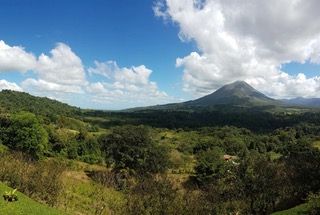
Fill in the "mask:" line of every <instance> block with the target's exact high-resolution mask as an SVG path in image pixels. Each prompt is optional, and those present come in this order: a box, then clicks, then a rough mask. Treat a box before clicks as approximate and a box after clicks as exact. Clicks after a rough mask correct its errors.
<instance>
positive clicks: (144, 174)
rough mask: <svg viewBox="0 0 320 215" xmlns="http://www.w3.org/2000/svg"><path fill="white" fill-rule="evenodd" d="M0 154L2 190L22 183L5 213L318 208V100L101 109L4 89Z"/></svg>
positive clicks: (1, 207)
mask: <svg viewBox="0 0 320 215" xmlns="http://www.w3.org/2000/svg"><path fill="white" fill-rule="evenodd" d="M0 154H1V155H0V163H1V165H0V192H1V196H2V195H4V193H5V192H6V191H7V192H8V191H10V190H12V189H17V192H18V195H17V196H18V197H17V198H18V200H17V201H16V202H5V201H4V200H3V198H2V197H1V200H0V214H5V213H9V214H14V215H15V214H23V211H26V209H24V207H31V208H32V207H34V208H37V209H35V211H34V214H44V215H45V214H69V215H72V214H88V215H91V214H92V215H104V214H146V215H147V214H152V215H154V214H155V215H156V214H159V215H162V214H176V215H178V214H179V215H180V214H186V215H188V214H190V215H194V214H234V215H236V214H262V215H263V214H273V213H274V214H319V211H320V111H319V110H317V109H308V110H306V109H303V108H292V107H291V108H281V109H280V110H275V109H274V108H273V109H272V108H271V109H269V108H266V109H264V108H261V107H260V108H250V107H247V108H244V107H226V106H223V105H221V106H216V107H215V108H212V109H203V108H198V109H180V110H175V109H166V110H153V109H149V110H147V109H141V110H127V111H98V110H86V109H79V108H76V107H72V106H69V105H67V104H63V103H60V102H57V101H54V100H51V99H47V98H40V97H34V96H31V95H29V94H27V93H20V92H14V91H9V90H4V91H2V92H1V93H0ZM29 210H30V209H29ZM37 210H39V212H37ZM21 211H22V212H21Z"/></svg>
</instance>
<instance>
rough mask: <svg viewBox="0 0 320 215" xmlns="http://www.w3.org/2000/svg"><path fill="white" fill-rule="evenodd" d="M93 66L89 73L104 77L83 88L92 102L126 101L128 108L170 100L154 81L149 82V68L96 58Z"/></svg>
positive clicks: (121, 102) (123, 102) (119, 102)
mask: <svg viewBox="0 0 320 215" xmlns="http://www.w3.org/2000/svg"><path fill="white" fill-rule="evenodd" d="M95 65H96V67H95V68H89V69H88V70H89V71H90V72H91V73H92V74H99V75H102V76H104V77H105V79H104V80H103V81H102V82H96V83H91V84H90V85H88V86H87V88H86V89H87V92H89V93H91V94H93V100H94V101H95V102H99V103H110V102H114V103H117V104H120V105H121V104H122V105H123V104H125V103H126V104H128V106H131V107H132V106H137V105H138V106H139V105H154V104H159V103H166V102H169V101H171V100H172V98H170V97H169V96H168V95H167V94H166V93H165V92H163V91H160V90H159V89H158V86H157V84H156V83H155V82H153V81H150V75H151V73H152V71H151V70H150V69H148V68H147V67H146V66H144V65H141V66H137V67H135V66H132V67H130V68H127V67H119V66H118V65H117V63H116V62H115V61H107V62H97V61H96V62H95ZM106 74H107V75H106Z"/></svg>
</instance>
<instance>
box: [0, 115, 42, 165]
mask: <svg viewBox="0 0 320 215" xmlns="http://www.w3.org/2000/svg"><path fill="white" fill-rule="evenodd" d="M3 144H4V145H7V146H8V147H10V148H12V149H15V150H19V151H22V152H25V153H28V154H29V155H31V156H32V157H33V158H35V159H39V158H41V157H42V156H43V155H44V153H45V152H46V151H47V150H48V133H47V132H46V130H45V129H44V128H43V127H42V125H41V124H40V122H39V121H38V119H37V117H36V116H35V115H34V114H32V113H27V112H21V113H19V114H15V115H13V116H12V117H11V123H10V124H9V126H8V127H7V128H6V130H5V138H4V140H3Z"/></svg>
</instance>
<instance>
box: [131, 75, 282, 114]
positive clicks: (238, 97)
mask: <svg viewBox="0 0 320 215" xmlns="http://www.w3.org/2000/svg"><path fill="white" fill-rule="evenodd" d="M282 105H283V102H282V101H280V100H276V99H272V98H270V97H268V96H266V95H264V94H263V93H261V92H259V91H258V90H256V89H254V88H253V87H252V86H250V85H249V84H247V83H246V82H244V81H236V82H233V83H231V84H227V85H224V86H222V87H221V88H219V89H218V90H216V91H215V92H213V93H211V94H209V95H206V96H204V97H201V98H199V99H196V100H192V101H187V102H182V103H172V104H165V105H156V106H149V107H138V108H132V109H127V110H125V111H144V110H193V109H198V108H200V109H212V108H213V109H219V110H221V109H223V110H226V109H228V110H234V108H239V107H240V108H248V107H249V108H252V107H254V108H257V109H264V107H265V108H269V107H274V106H282Z"/></svg>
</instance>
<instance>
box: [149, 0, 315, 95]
mask: <svg viewBox="0 0 320 215" xmlns="http://www.w3.org/2000/svg"><path fill="white" fill-rule="evenodd" d="M319 7H320V2H319V1H317V0H308V1H304V0H270V1H256V0H243V1H236V0H165V1H158V2H157V3H156V4H155V6H154V12H155V15H156V16H159V17H163V18H164V19H165V20H172V21H173V22H174V23H176V24H177V25H178V26H179V28H180V33H179V37H180V39H181V40H182V41H190V40H193V41H194V42H195V43H196V44H197V47H198V51H196V52H192V53H190V54H189V55H188V56H184V57H179V58H177V60H176V66H177V67H183V68H184V74H183V83H184V90H185V91H189V92H191V93H193V94H195V95H201V94H206V93H209V92H212V91H213V90H215V89H217V88H218V87H220V86H222V85H223V84H226V83H229V82H232V81H235V80H245V81H247V82H249V83H250V84H252V85H253V86H254V87H256V88H257V89H259V90H262V91H263V92H265V93H267V94H268V95H272V96H275V97H295V96H309V97H313V96H320V91H319V88H320V78H319V77H311V78H307V77H306V76H305V75H304V74H298V75H289V74H288V73H286V72H284V71H282V70H281V65H283V64H285V63H290V62H299V63H316V64H319V63H320V22H316V21H315V20H319V18H320V13H318V8H319Z"/></svg>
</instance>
